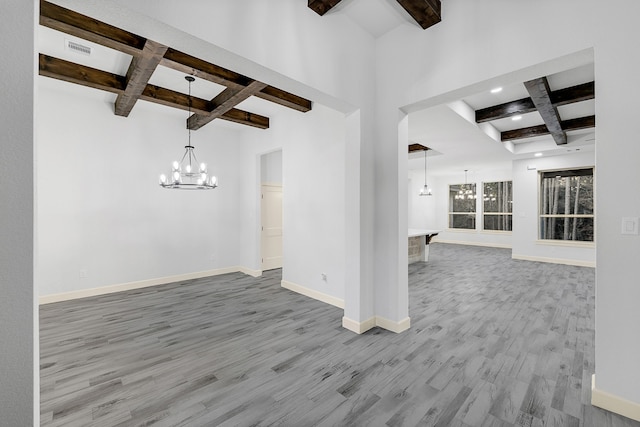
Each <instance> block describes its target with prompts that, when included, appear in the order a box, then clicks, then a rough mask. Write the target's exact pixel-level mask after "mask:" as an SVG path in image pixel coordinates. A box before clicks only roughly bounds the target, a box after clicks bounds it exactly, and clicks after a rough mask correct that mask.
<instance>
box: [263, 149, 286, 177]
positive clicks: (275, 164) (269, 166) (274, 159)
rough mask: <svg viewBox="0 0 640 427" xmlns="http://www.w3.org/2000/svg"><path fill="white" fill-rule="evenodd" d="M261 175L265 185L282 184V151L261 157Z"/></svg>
mask: <svg viewBox="0 0 640 427" xmlns="http://www.w3.org/2000/svg"><path fill="white" fill-rule="evenodd" d="M260 175H261V180H262V183H263V184H282V150H276V151H273V152H271V153H267V154H263V155H262V156H261V159H260Z"/></svg>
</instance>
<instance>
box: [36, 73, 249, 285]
mask: <svg viewBox="0 0 640 427" xmlns="http://www.w3.org/2000/svg"><path fill="white" fill-rule="evenodd" d="M38 88H39V96H38V103H37V112H38V118H39V120H38V128H37V133H38V145H37V157H38V162H37V170H38V181H37V189H38V209H37V218H36V221H37V222H36V223H37V225H38V231H39V232H38V238H37V259H38V265H37V277H38V286H39V289H40V295H51V294H57V293H64V292H71V291H76V290H80V289H89V288H96V287H102V286H108V285H117V284H124V283H129V282H135V281H140V280H147V279H156V278H163V277H167V276H174V275H180V274H185V273H195V272H201V271H208V270H213V269H217V268H222V267H230V266H237V265H238V258H239V233H238V231H237V230H238V228H239V224H240V223H239V220H238V217H237V211H238V207H239V199H238V192H239V188H240V184H239V181H240V174H239V172H238V167H237V165H238V163H239V160H240V159H239V153H240V149H239V144H240V135H239V133H238V132H237V131H232V130H225V129H221V128H219V127H216V126H205V127H203V128H202V129H201V130H198V131H194V132H192V139H191V141H192V144H193V145H194V146H195V153H196V155H197V156H198V160H199V161H201V162H206V163H207V164H208V167H209V172H210V173H212V174H214V175H216V176H217V177H218V179H219V183H220V186H219V187H218V188H216V189H214V190H210V191H205V192H202V191H178V190H167V189H163V188H161V187H160V186H159V185H158V177H159V175H160V173H165V174H169V172H170V168H171V162H172V161H173V160H180V158H181V157H182V155H183V153H184V145H186V142H187V130H186V128H185V120H186V117H187V114H186V112H183V111H178V110H175V109H172V108H169V107H164V106H159V105H155V104H150V103H147V102H143V101H139V102H138V103H137V104H136V106H135V107H134V109H133V111H132V113H131V115H130V116H129V117H127V118H123V117H119V116H116V115H114V114H113V104H112V101H113V99H114V96H111V95H105V93H104V92H100V91H98V90H93V89H88V88H85V87H80V86H78V85H74V84H69V83H65V82H61V81H56V80H53V79H49V78H47V77H38Z"/></svg>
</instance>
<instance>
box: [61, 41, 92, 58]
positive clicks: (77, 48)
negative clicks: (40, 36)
mask: <svg viewBox="0 0 640 427" xmlns="http://www.w3.org/2000/svg"><path fill="white" fill-rule="evenodd" d="M64 46H65V48H66V49H67V50H70V51H72V52H76V53H79V54H81V55H87V56H89V55H91V48H90V47H89V46H85V45H82V44H80V43H76V42H72V41H71V40H66V39H65V41H64Z"/></svg>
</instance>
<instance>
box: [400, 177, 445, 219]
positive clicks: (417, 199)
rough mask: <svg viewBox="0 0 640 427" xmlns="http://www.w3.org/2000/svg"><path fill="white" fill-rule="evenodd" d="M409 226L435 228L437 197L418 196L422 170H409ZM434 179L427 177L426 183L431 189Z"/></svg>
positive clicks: (422, 180) (422, 181)
mask: <svg viewBox="0 0 640 427" xmlns="http://www.w3.org/2000/svg"><path fill="white" fill-rule="evenodd" d="M408 175H409V185H408V188H409V192H408V194H407V198H408V200H409V222H408V224H409V228H421V229H432V230H433V229H436V228H437V214H438V212H437V209H436V204H437V198H436V197H435V195H432V196H419V194H420V190H422V187H423V186H424V171H415V170H409V173H408ZM434 182H435V179H434V178H433V177H430V176H429V177H427V185H429V188H431V189H432V190H433V184H434Z"/></svg>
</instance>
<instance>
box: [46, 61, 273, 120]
mask: <svg viewBox="0 0 640 427" xmlns="http://www.w3.org/2000/svg"><path fill="white" fill-rule="evenodd" d="M38 62H39V69H40V75H42V76H47V77H51V78H54V79H57V80H62V81H66V82H69V83H75V84H79V85H82V86H87V87H91V88H94V89H99V90H104V91H107V92H111V93H115V94H121V93H124V90H125V88H126V79H125V76H120V75H117V74H113V73H109V72H106V71H102V70H97V69H95V68H91V67H87V66H84V65H79V64H76V63H73V62H69V61H65V60H63V59H59V58H54V57H51V56H47V55H43V54H40V56H39V61H38ZM140 99H142V100H144V101H148V102H153V103H155V104H160V105H165V106H168V107H173V108H179V109H181V110H188V109H189V96H187V95H185V94H183V93H180V92H175V91H172V90H170V89H165V88H161V87H158V86H154V85H149V84H148V85H147V86H146V87H145V89H144V91H143V92H142V94H141V95H140ZM191 110H192V111H194V112H196V113H202V114H209V113H210V112H211V111H212V110H213V104H212V103H211V101H208V100H206V99H200V98H195V97H192V98H191ZM220 119H222V120H227V121H231V122H234V123H239V124H243V125H246V126H252V127H256V128H260V129H268V128H269V118H268V117H264V116H261V115H259V114H253V113H249V112H247V111H243V110H239V109H237V108H233V109H231V110H229V111H227V112H226V113H224V114H223V115H222V116H220Z"/></svg>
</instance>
